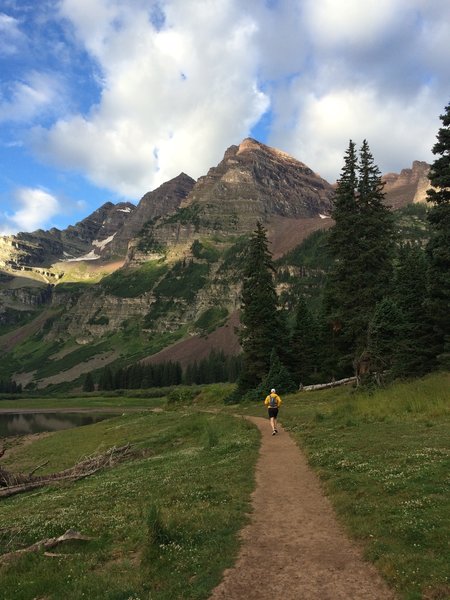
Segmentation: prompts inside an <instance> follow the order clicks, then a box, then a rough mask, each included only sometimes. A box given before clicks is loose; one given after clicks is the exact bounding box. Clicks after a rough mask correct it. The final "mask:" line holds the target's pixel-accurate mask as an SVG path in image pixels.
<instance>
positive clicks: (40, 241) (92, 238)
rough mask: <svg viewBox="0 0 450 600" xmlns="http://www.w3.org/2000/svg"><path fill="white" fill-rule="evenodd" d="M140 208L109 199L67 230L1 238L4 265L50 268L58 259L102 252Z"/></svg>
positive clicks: (2, 262)
mask: <svg viewBox="0 0 450 600" xmlns="http://www.w3.org/2000/svg"><path fill="white" fill-rule="evenodd" d="M135 209H136V207H135V206H134V204H131V203H129V202H121V203H119V204H113V203H112V202H107V203H106V204H103V206H101V207H100V208H99V209H97V210H96V211H95V212H93V213H92V214H91V215H89V216H88V217H86V218H85V219H83V220H82V221H80V222H79V223H77V224H76V225H70V226H69V227H68V228H67V229H64V230H62V231H60V230H59V229H56V228H53V229H50V230H49V231H43V230H42V229H38V230H37V231H34V232H32V233H18V234H17V235H11V236H2V237H0V267H6V268H9V269H13V270H21V269H22V270H24V269H27V268H29V269H30V268H36V267H37V268H42V267H49V266H50V265H51V264H52V263H54V262H56V261H58V260H65V259H70V258H72V259H73V258H79V257H81V256H83V255H84V254H86V253H89V252H91V251H92V252H93V253H94V254H97V255H100V254H101V251H102V250H103V248H104V247H105V246H106V245H107V244H108V243H109V242H110V241H111V240H112V239H113V237H114V235H115V234H116V233H117V231H118V230H119V229H120V228H121V227H122V226H123V224H124V222H125V220H126V219H127V217H128V216H129V215H130V214H131V213H132V212H133V211H134V210H135Z"/></svg>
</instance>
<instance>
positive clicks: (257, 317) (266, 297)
mask: <svg viewBox="0 0 450 600" xmlns="http://www.w3.org/2000/svg"><path fill="white" fill-rule="evenodd" d="M274 272H275V268H274V266H273V263H272V255H271V253H270V252H269V250H268V241H267V237H266V230H265V229H264V227H263V226H262V224H261V223H260V222H258V223H257V225H256V230H255V231H254V233H253V235H252V237H251V239H250V244H249V248H248V253H247V260H246V265H245V267H244V273H243V286H242V305H241V317H240V318H241V329H240V332H239V337H240V342H241V346H242V350H243V368H242V372H241V376H240V378H239V385H238V388H239V391H240V392H241V393H242V392H245V391H246V390H249V389H252V388H254V387H256V386H257V385H258V384H259V383H261V381H262V379H263V378H264V377H265V375H266V374H267V372H268V371H269V367H270V354H271V351H272V348H273V347H276V349H278V347H279V346H281V345H282V344H285V343H286V340H285V339H284V340H281V339H280V338H279V336H278V331H279V318H278V315H277V294H276V291H275V284H274V278H273V275H274Z"/></svg>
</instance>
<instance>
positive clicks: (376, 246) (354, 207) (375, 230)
mask: <svg viewBox="0 0 450 600" xmlns="http://www.w3.org/2000/svg"><path fill="white" fill-rule="evenodd" d="M333 217H334V219H335V226H334V227H333V229H332V230H331V232H330V241H329V245H330V250H331V254H332V256H333V258H334V265H333V269H332V273H331V276H330V279H329V282H328V286H327V301H326V304H327V307H328V315H329V317H328V318H329V327H330V328H331V329H332V330H333V332H334V333H335V343H336V347H337V348H338V350H339V351H340V353H341V355H342V362H343V364H344V365H347V368H349V367H350V365H351V364H352V362H353V359H354V358H355V357H357V356H359V355H360V354H361V353H362V352H363V350H365V349H366V348H367V333H368V325H369V322H370V320H371V318H372V316H373V312H374V310H375V306H376V304H377V302H379V301H380V300H381V299H382V298H383V296H384V295H385V294H386V293H387V291H388V285H389V281H390V278H391V274H392V255H393V248H394V244H393V234H394V229H393V219H392V214H391V213H390V210H389V208H388V207H386V206H385V204H384V194H383V182H382V181H381V174H380V171H379V169H378V167H377V166H376V165H375V164H374V160H373V156H372V154H371V152H370V149H369V146H368V144H367V141H364V142H363V144H362V146H361V150H360V153H359V160H358V161H357V160H356V152H355V145H354V144H353V142H351V141H350V145H349V148H348V150H347V153H346V155H345V164H344V168H343V170H342V174H341V178H340V179H339V181H338V186H337V190H336V197H335V202H334V210H333Z"/></svg>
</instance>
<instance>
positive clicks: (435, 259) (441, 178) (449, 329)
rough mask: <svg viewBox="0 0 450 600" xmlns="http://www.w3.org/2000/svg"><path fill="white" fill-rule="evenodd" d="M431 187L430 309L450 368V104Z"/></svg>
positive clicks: (436, 151) (440, 354)
mask: <svg viewBox="0 0 450 600" xmlns="http://www.w3.org/2000/svg"><path fill="white" fill-rule="evenodd" d="M440 119H441V121H442V124H443V126H442V127H441V128H440V129H439V132H438V134H437V142H436V144H435V145H434V146H433V154H435V155H438V156H439V158H436V160H435V161H434V162H433V164H432V165H431V170H430V174H429V179H430V182H431V185H432V186H433V188H431V189H430V190H428V192H427V195H428V198H427V199H428V202H430V203H431V208H430V210H429V211H428V220H429V223H430V226H431V235H430V240H429V242H428V246H427V253H428V256H429V261H430V300H429V302H430V309H431V314H432V316H433V324H434V331H435V335H436V346H437V348H436V354H437V357H438V361H439V363H440V364H441V365H442V366H444V367H446V368H449V367H450V103H449V104H447V106H446V108H445V113H444V114H443V115H441V117H440Z"/></svg>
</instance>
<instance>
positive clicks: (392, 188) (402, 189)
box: [383, 160, 430, 210]
mask: <svg viewBox="0 0 450 600" xmlns="http://www.w3.org/2000/svg"><path fill="white" fill-rule="evenodd" d="M429 171H430V165H429V164H428V163H426V162H423V161H419V160H415V161H414V162H413V164H412V168H411V169H402V171H401V172H400V173H387V174H386V175H383V181H384V182H385V185H384V192H385V193H386V203H387V204H388V205H389V206H391V207H392V208H393V209H394V210H397V209H399V208H402V207H403V206H407V205H408V204H413V203H416V202H426V195H427V190H428V189H429V187H430V181H429V179H428V173H429Z"/></svg>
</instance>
